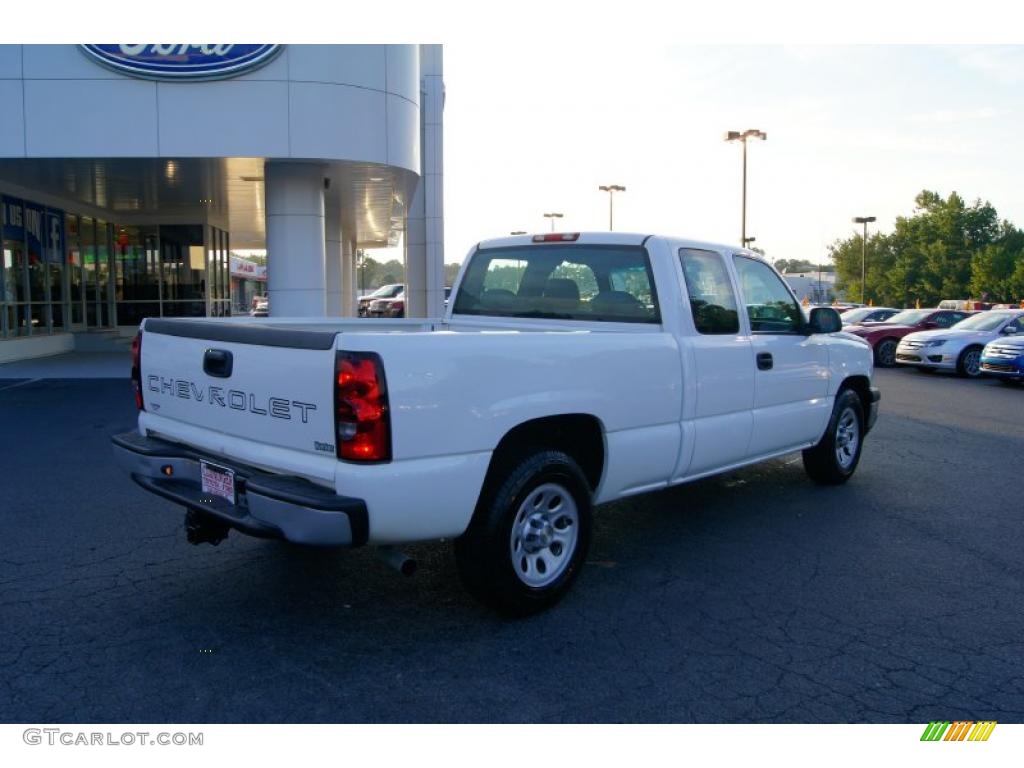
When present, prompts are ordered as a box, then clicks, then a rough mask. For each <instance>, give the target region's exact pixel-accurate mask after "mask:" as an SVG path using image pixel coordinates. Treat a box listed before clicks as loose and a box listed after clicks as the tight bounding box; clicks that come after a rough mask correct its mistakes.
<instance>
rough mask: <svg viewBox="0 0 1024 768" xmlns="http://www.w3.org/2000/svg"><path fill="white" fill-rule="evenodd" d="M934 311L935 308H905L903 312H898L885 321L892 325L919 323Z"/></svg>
mask: <svg viewBox="0 0 1024 768" xmlns="http://www.w3.org/2000/svg"><path fill="white" fill-rule="evenodd" d="M934 311H935V310H934V309H905V310H903V311H902V312H897V313H896V314H895V315H893V316H892V317H890V318H889V319H888V320H886V321H885V322H886V323H888V324H892V325H917V324H918V323H920V322H921V321H922V320H924V319H925V318H926V317H928V315H930V314H931V313H932V312H934Z"/></svg>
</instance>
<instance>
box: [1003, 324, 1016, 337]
mask: <svg viewBox="0 0 1024 768" xmlns="http://www.w3.org/2000/svg"><path fill="white" fill-rule="evenodd" d="M1003 333H1005V334H1006V335H1007V336H1013V335H1014V334H1015V333H1017V329H1016V328H1014V327H1013V326H1012V325H1008V326H1006V327H1005V328H1003Z"/></svg>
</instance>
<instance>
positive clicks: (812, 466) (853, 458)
mask: <svg viewBox="0 0 1024 768" xmlns="http://www.w3.org/2000/svg"><path fill="white" fill-rule="evenodd" d="M863 441H864V407H863V405H861V402H860V398H859V397H858V396H857V393H856V392H854V391H853V390H850V389H844V390H842V391H841V392H840V393H839V395H838V396H837V397H836V402H835V405H834V406H832V416H831V418H830V419H829V421H828V428H827V429H826V430H825V435H824V437H822V438H821V440H820V441H819V442H818V444H817V445H816V446H814V447H813V448H808V449H807V450H806V451H804V453H803V458H804V469H805V470H806V471H807V474H808V475H809V476H810V478H811V479H812V480H813V481H814V482H816V483H820V484H822V485H840V484H842V483H845V482H846V481H847V480H849V479H850V478H851V477H852V476H853V473H854V471H855V470H856V469H857V464H858V463H860V453H861V446H862V445H863Z"/></svg>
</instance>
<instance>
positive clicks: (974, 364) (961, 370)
mask: <svg viewBox="0 0 1024 768" xmlns="http://www.w3.org/2000/svg"><path fill="white" fill-rule="evenodd" d="M956 372H957V374H959V375H960V376H964V377H966V378H968V379H974V378H977V377H978V376H980V375H981V347H968V348H967V349H965V350H964V351H963V352H961V353H960V357H959V359H958V360H957V361H956Z"/></svg>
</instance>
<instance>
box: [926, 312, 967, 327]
mask: <svg viewBox="0 0 1024 768" xmlns="http://www.w3.org/2000/svg"><path fill="white" fill-rule="evenodd" d="M965 317H966V315H961V314H960V313H959V312H940V313H939V314H937V315H936V316H935V317H933V318H932V322H934V323H935V324H936V325H937V326H938V327H939V328H949V326H951V325H953V323H958V322H960V321H961V320H963V319H964V318H965Z"/></svg>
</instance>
